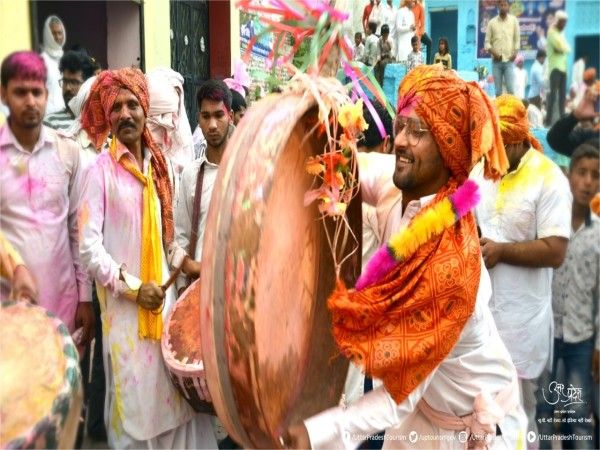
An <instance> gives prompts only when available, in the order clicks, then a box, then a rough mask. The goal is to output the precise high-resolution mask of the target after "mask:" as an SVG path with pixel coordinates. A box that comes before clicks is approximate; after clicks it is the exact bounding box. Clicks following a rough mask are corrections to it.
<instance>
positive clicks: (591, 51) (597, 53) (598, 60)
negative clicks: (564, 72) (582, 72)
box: [574, 34, 600, 72]
mask: <svg viewBox="0 0 600 450" xmlns="http://www.w3.org/2000/svg"><path fill="white" fill-rule="evenodd" d="M583 56H585V57H586V59H587V64H586V65H585V67H586V69H587V68H588V67H594V68H595V69H596V72H600V34H594V35H591V36H578V37H576V38H575V59H574V61H577V60H578V59H579V58H581V57H583Z"/></svg>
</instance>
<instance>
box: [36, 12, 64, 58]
mask: <svg viewBox="0 0 600 450" xmlns="http://www.w3.org/2000/svg"><path fill="white" fill-rule="evenodd" d="M56 20H57V21H59V22H60V24H61V25H62V29H63V41H62V43H61V44H59V43H58V42H56V41H55V40H54V36H53V35H52V30H51V29H50V22H52V21H56ZM65 42H67V30H66V29H65V25H64V24H63V22H62V20H60V19H59V18H58V16H48V17H47V18H46V22H44V37H43V43H42V51H44V52H46V53H48V55H50V56H52V58H54V59H57V60H58V59H60V58H62V55H63V45H65Z"/></svg>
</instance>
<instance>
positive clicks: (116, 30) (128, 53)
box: [106, 1, 141, 69]
mask: <svg viewBox="0 0 600 450" xmlns="http://www.w3.org/2000/svg"><path fill="white" fill-rule="evenodd" d="M106 28H107V33H106V53H107V59H108V68H109V69H120V68H121V67H138V68H139V67H140V65H141V42H140V5H139V4H138V3H136V2H133V1H128V2H123V1H121V2H108V3H106Z"/></svg>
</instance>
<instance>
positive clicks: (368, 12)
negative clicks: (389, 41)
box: [363, 3, 373, 31]
mask: <svg viewBox="0 0 600 450" xmlns="http://www.w3.org/2000/svg"><path fill="white" fill-rule="evenodd" d="M372 10H373V4H371V3H369V4H368V5H367V6H365V9H364V10H363V27H364V28H365V31H366V30H367V29H368V28H369V16H370V15H371V11H372Z"/></svg>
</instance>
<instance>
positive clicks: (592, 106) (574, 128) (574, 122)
mask: <svg viewBox="0 0 600 450" xmlns="http://www.w3.org/2000/svg"><path fill="white" fill-rule="evenodd" d="M599 101H600V89H599V87H598V86H596V85H595V86H592V87H591V88H589V89H588V90H587V91H586V93H585V95H584V96H583V99H582V100H581V102H579V105H577V108H575V109H574V110H573V112H572V113H570V114H567V115H566V116H563V117H561V118H560V119H558V120H557V121H556V122H555V123H554V125H552V127H551V128H550V129H549V130H548V136H547V138H548V144H550V146H551V147H552V149H553V150H554V151H556V152H558V153H560V154H562V155H565V156H571V153H573V150H574V149H576V148H577V147H579V146H580V145H581V144H583V143H584V142H587V141H589V140H590V139H600V130H599V129H598V127H593V128H592V127H590V126H589V124H594V123H598V120H600V112H599V111H598V102H599Z"/></svg>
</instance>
